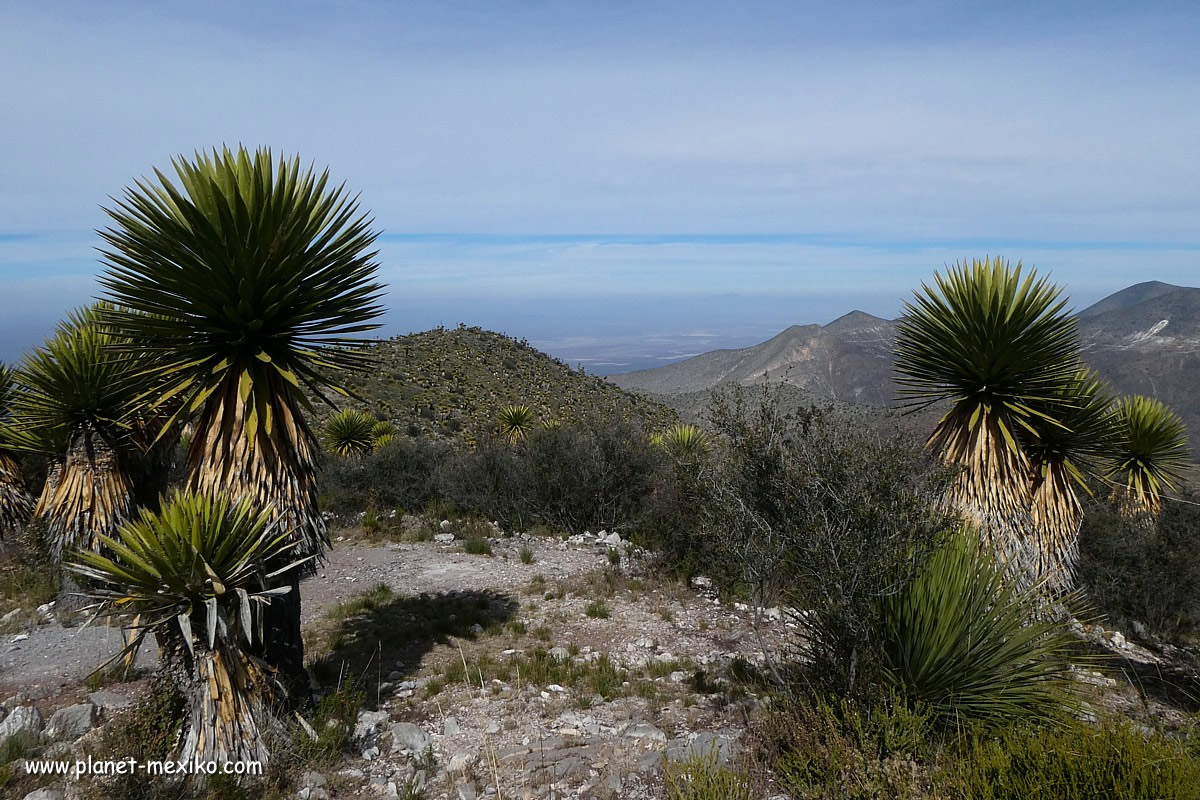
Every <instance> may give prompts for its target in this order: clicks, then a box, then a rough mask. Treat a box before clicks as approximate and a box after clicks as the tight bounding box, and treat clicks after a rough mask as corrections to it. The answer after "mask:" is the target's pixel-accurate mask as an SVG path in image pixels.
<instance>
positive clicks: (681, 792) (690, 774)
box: [663, 752, 754, 800]
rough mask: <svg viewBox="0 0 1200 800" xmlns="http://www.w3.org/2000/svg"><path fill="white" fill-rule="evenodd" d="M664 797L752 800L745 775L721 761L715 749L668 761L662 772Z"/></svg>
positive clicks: (699, 799) (751, 785)
mask: <svg viewBox="0 0 1200 800" xmlns="http://www.w3.org/2000/svg"><path fill="white" fill-rule="evenodd" d="M663 782H664V784H665V788H666V792H667V800H753V798H754V784H753V781H751V780H750V778H749V777H748V776H746V775H745V774H743V773H740V772H735V771H734V770H732V769H730V768H729V767H726V766H725V765H723V764H721V763H720V761H719V760H718V757H717V753H716V752H709V753H706V754H700V755H694V756H692V757H691V758H689V759H687V760H686V761H676V762H672V763H669V764H667V766H666V768H665V769H664V771H663Z"/></svg>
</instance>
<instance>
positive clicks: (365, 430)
mask: <svg viewBox="0 0 1200 800" xmlns="http://www.w3.org/2000/svg"><path fill="white" fill-rule="evenodd" d="M324 434H325V447H326V448H327V449H328V450H329V452H331V453H333V454H334V455H338V456H341V457H342V458H351V457H353V456H361V455H364V454H366V453H369V452H371V448H372V447H373V446H374V444H375V418H374V417H373V416H371V415H370V414H368V413H367V412H365V411H362V410H361V409H357V408H344V409H342V410H341V411H339V412H337V413H336V414H334V415H333V416H331V417H330V418H329V419H328V420H326V422H325V429H324Z"/></svg>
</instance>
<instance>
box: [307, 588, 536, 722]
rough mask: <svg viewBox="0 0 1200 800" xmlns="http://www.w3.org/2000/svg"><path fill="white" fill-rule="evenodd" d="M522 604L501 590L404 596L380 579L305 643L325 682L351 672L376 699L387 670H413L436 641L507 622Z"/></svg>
mask: <svg viewBox="0 0 1200 800" xmlns="http://www.w3.org/2000/svg"><path fill="white" fill-rule="evenodd" d="M518 606H519V604H518V602H517V601H516V600H514V599H513V598H511V597H509V596H508V595H506V594H501V593H498V592H488V591H452V592H439V593H436V594H426V593H422V594H419V595H412V596H400V595H396V594H395V593H394V592H392V590H391V589H390V588H388V587H387V586H385V585H382V584H381V585H379V586H376V587H375V588H374V589H371V590H370V591H368V592H367V593H365V594H364V595H362V596H360V597H358V598H355V599H352V600H348V601H346V602H344V603H341V604H339V605H338V606H337V607H335V608H334V609H332V610H331V611H330V612H329V613H328V614H327V615H326V617H325V618H324V619H323V620H321V621H320V622H318V623H316V624H314V625H313V626H312V628H311V629H310V631H309V632H308V634H307V635H306V639H307V640H308V641H306V643H305V646H306V649H307V650H308V651H309V652H310V653H311V654H313V655H315V656H316V658H315V659H314V660H313V661H312V663H311V667H312V670H313V673H314V674H315V675H316V677H317V679H318V680H319V681H321V683H322V684H324V685H327V686H329V685H336V684H337V682H338V681H339V680H340V679H342V678H344V677H345V676H352V677H353V678H354V680H355V682H356V684H357V685H358V686H359V687H360V688H362V689H365V690H366V692H367V704H368V705H373V704H375V703H376V702H377V701H378V699H379V698H380V697H381V691H380V684H381V683H382V682H386V680H387V676H388V675H389V674H391V673H392V672H397V671H398V672H400V673H402V674H405V675H408V674H410V673H412V672H413V671H414V670H415V669H416V668H417V667H418V666H419V665H420V663H421V659H422V658H423V657H424V656H425V654H426V653H428V652H429V651H430V650H432V649H433V647H434V646H435V645H438V644H447V643H449V641H450V639H451V638H452V637H458V638H465V639H474V638H475V635H476V634H475V633H474V632H473V630H472V628H473V627H474V626H475V625H479V626H480V627H481V628H487V627H488V626H489V625H496V624H500V625H503V624H504V623H506V622H507V621H508V620H510V619H511V618H512V616H513V614H514V612H515V611H516V610H517V608H518Z"/></svg>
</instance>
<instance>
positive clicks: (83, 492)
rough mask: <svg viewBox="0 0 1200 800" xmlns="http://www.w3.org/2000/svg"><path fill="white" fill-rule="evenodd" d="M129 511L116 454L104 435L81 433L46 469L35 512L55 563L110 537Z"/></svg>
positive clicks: (129, 494) (129, 489)
mask: <svg viewBox="0 0 1200 800" xmlns="http://www.w3.org/2000/svg"><path fill="white" fill-rule="evenodd" d="M133 507H134V502H133V485H132V482H131V481H130V479H129V475H128V474H127V473H126V471H125V469H124V467H123V465H122V464H121V459H120V456H118V454H117V452H116V451H115V450H114V449H113V448H112V447H111V446H109V445H108V443H107V442H105V441H104V439H103V437H101V436H99V435H98V434H96V433H95V432H94V431H92V430H83V431H81V432H79V433H78V434H76V435H75V436H74V437H73V438H72V439H71V443H70V446H69V447H68V448H67V453H66V457H65V459H64V460H63V461H62V462H56V463H55V464H54V465H53V466H52V467H51V472H50V474H49V475H48V476H47V478H46V486H45V489H44V490H43V492H42V494H41V497H40V498H39V499H38V504H37V507H36V508H35V509H34V514H35V515H36V516H44V517H45V518H46V521H47V525H48V529H49V531H48V532H49V542H48V545H49V548H50V555H51V556H52V557H53V558H54V559H55V560H56V561H58V560H61V559H62V557H63V554H64V553H65V552H67V551H69V550H71V549H73V548H76V547H82V548H86V549H89V550H94V549H96V535H97V534H108V533H111V532H112V530H113V529H114V528H115V527H116V525H117V524H118V523H119V522H120V521H121V520H122V519H124V518H126V517H127V516H128V515H129V514H130V513H131V512H132V511H133Z"/></svg>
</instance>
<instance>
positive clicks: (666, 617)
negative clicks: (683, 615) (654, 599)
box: [656, 606, 675, 622]
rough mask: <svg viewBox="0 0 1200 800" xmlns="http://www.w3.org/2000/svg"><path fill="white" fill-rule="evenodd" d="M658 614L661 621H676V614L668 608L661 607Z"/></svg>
mask: <svg viewBox="0 0 1200 800" xmlns="http://www.w3.org/2000/svg"><path fill="white" fill-rule="evenodd" d="M656 613H657V614H658V618H659V619H661V620H662V621H663V622H674V621H675V612H674V611H672V610H671V609H669V608H667V607H666V606H659V607H658V611H657V612H656Z"/></svg>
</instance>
